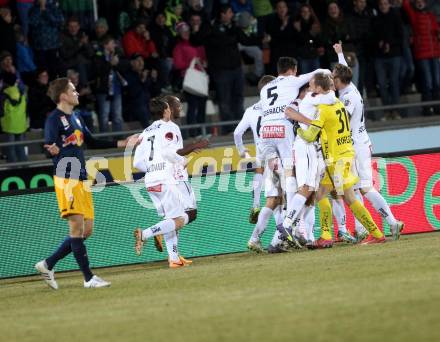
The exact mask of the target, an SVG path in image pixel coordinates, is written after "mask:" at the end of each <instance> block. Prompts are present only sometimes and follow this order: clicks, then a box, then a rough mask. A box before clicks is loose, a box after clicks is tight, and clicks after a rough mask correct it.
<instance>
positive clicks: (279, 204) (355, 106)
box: [234, 44, 404, 253]
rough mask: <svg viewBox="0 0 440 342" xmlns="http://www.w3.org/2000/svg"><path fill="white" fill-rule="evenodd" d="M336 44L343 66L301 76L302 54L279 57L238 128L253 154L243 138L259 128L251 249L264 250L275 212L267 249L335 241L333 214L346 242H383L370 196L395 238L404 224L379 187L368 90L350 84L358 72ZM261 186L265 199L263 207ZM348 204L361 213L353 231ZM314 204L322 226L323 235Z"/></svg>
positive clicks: (236, 136) (245, 154) (237, 140)
mask: <svg viewBox="0 0 440 342" xmlns="http://www.w3.org/2000/svg"><path fill="white" fill-rule="evenodd" d="M334 49H335V51H336V53H337V54H338V58H339V64H337V65H336V66H335V67H334V69H333V71H330V70H325V69H317V70H315V71H314V72H311V73H308V74H304V75H300V76H297V75H296V73H297V63H296V60H295V59H294V58H290V57H281V58H280V59H279V61H278V77H276V78H275V77H273V76H267V75H266V76H263V77H262V78H261V80H260V83H259V92H260V100H259V102H258V103H256V104H254V105H252V106H251V107H249V108H248V109H247V110H246V112H245V114H244V116H243V118H242V120H241V122H240V123H239V125H238V126H237V128H236V130H235V132H234V140H235V144H236V147H237V149H238V151H239V153H240V156H241V157H248V156H249V155H248V151H247V149H245V147H244V145H243V140H242V136H243V133H244V132H245V131H246V130H247V129H248V128H251V129H252V131H253V137H254V143H255V147H256V164H257V169H256V173H255V176H254V181H253V196H254V198H253V208H252V209H251V213H250V218H249V221H250V222H251V223H256V226H255V229H254V231H253V232H252V235H251V237H250V239H249V242H248V248H249V249H250V250H253V251H256V252H262V251H263V247H262V245H261V242H260V238H261V236H262V235H263V233H264V231H265V230H266V228H267V225H268V222H269V219H270V217H271V215H274V218H275V223H276V230H275V233H274V236H273V238H272V241H271V243H270V245H269V247H268V249H267V250H268V252H269V253H280V252H284V251H286V248H287V247H288V246H293V247H295V248H303V247H304V246H307V247H308V248H311V249H315V248H328V247H332V246H333V241H334V240H333V237H332V234H331V226H332V221H333V215H334V216H335V219H336V222H337V226H338V234H337V239H339V240H340V241H345V242H348V243H361V244H375V243H383V242H385V237H384V235H383V233H382V231H381V230H379V228H378V227H377V225H376V224H375V222H374V221H373V219H372V217H371V215H370V213H369V212H368V210H367V209H366V208H365V206H364V204H363V203H364V202H363V197H364V196H365V197H366V198H367V200H368V201H370V203H371V204H372V206H373V207H374V209H375V210H376V211H377V212H378V213H379V214H380V215H381V216H382V217H383V218H384V219H385V220H386V221H387V223H388V224H389V225H390V227H391V233H392V236H393V238H394V239H398V238H399V236H400V232H401V231H402V230H403V228H404V224H403V222H401V221H398V220H396V218H395V217H394V215H393V213H392V212H391V209H390V207H389V205H388V203H387V202H386V201H385V199H384V198H383V197H382V195H381V194H380V193H379V192H377V190H376V189H375V188H374V187H373V181H372V166H371V162H372V160H371V142H370V139H369V137H368V134H367V131H366V128H365V118H364V105H363V100H362V96H361V95H360V93H359V91H358V90H357V88H356V86H355V85H354V84H353V83H352V82H351V79H352V71H351V69H350V68H349V67H348V66H347V63H346V61H345V59H344V55H343V52H342V46H341V44H335V45H334ZM336 91H337V93H338V96H339V98H338V97H337V96H336V94H335V93H336ZM263 184H264V191H265V196H266V204H265V207H263V208H262V209H260V203H259V202H260V193H261V189H262V187H263ZM344 202H345V204H347V206H348V207H349V208H350V210H351V211H352V213H353V215H354V217H355V219H356V220H355V221H356V224H355V236H353V235H351V233H350V232H349V231H348V230H347V227H346V223H345V221H346V219H345V206H344ZM315 203H316V204H317V205H318V208H319V212H320V228H321V234H320V237H319V239H318V240H317V241H315V237H314V222H315Z"/></svg>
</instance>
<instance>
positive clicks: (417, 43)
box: [403, 0, 440, 60]
mask: <svg viewBox="0 0 440 342" xmlns="http://www.w3.org/2000/svg"><path fill="white" fill-rule="evenodd" d="M403 8H404V9H405V11H406V13H407V14H408V17H409V20H410V22H411V27H412V30H413V36H414V38H413V51H414V57H415V59H416V60H419V59H430V58H438V57H440V42H439V32H440V27H439V24H438V22H437V17H436V16H435V14H434V13H432V12H428V11H419V10H416V9H415V8H414V7H412V6H411V4H410V3H409V0H403Z"/></svg>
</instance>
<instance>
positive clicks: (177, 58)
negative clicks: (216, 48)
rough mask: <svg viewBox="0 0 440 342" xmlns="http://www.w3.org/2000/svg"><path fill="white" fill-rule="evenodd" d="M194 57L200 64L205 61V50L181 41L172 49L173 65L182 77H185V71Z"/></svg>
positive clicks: (186, 41)
mask: <svg viewBox="0 0 440 342" xmlns="http://www.w3.org/2000/svg"><path fill="white" fill-rule="evenodd" d="M196 57H197V58H198V59H199V60H200V62H202V63H204V62H205V61H206V54H205V48H204V47H203V46H194V45H192V44H191V43H190V42H189V41H188V40H181V41H179V42H178V43H177V44H176V46H175V47H174V50H173V64H174V67H175V68H176V69H177V70H179V71H180V73H181V75H182V76H184V75H185V71H186V69H188V68H189V65H190V64H191V61H192V60H193V58H196Z"/></svg>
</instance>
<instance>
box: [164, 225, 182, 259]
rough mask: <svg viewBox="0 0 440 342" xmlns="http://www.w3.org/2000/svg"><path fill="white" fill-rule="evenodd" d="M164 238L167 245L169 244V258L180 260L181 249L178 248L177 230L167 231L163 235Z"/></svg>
mask: <svg viewBox="0 0 440 342" xmlns="http://www.w3.org/2000/svg"><path fill="white" fill-rule="evenodd" d="M163 238H164V240H165V245H166V246H167V251H168V257H169V260H172V261H176V262H178V261H179V251H178V249H177V242H178V237H177V232H176V231H175V230H174V231H172V232H169V233H166V234H164V235H163Z"/></svg>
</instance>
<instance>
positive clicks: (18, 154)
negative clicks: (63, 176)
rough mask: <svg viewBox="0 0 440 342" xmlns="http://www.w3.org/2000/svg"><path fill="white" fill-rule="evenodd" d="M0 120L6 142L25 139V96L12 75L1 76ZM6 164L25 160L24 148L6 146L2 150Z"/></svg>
mask: <svg viewBox="0 0 440 342" xmlns="http://www.w3.org/2000/svg"><path fill="white" fill-rule="evenodd" d="M1 95H2V102H1V112H0V113H1V119H0V124H1V128H2V131H3V132H4V133H6V137H7V141H8V142H18V141H23V140H24V139H25V137H24V133H25V132H26V131H27V129H28V128H29V123H28V118H27V115H26V94H25V93H24V91H22V90H21V89H20V88H19V87H18V79H17V76H16V75H15V74H13V73H5V74H4V75H3V89H2V92H1ZM4 151H5V153H6V157H7V161H8V163H15V162H22V161H26V160H27V156H26V152H25V146H24V145H15V146H7V147H5V149H4Z"/></svg>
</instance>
